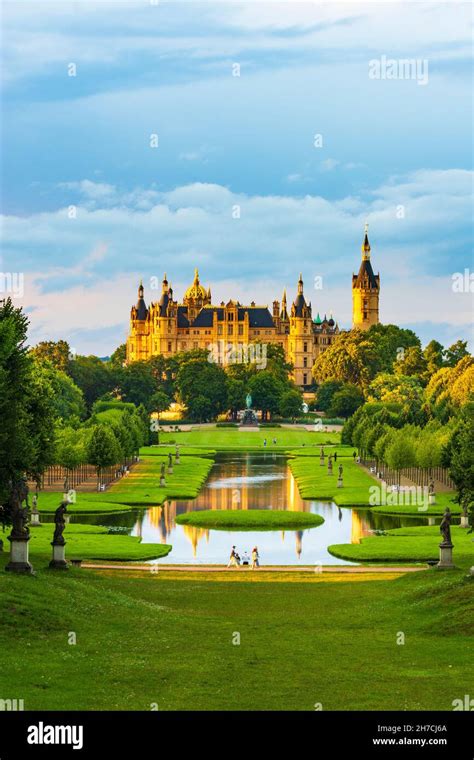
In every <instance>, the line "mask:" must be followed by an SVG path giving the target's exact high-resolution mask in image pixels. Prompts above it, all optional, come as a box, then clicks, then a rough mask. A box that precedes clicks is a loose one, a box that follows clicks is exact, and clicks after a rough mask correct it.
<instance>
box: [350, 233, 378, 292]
mask: <svg viewBox="0 0 474 760" xmlns="http://www.w3.org/2000/svg"><path fill="white" fill-rule="evenodd" d="M361 250H362V261H361V264H360V268H359V273H358V274H357V275H353V277H352V287H353V288H366V287H369V288H375V289H376V288H378V287H379V277H378V275H377V276H376V275H375V274H374V270H373V269H372V264H371V263H370V243H369V225H368V224H367V223H366V225H365V231H364V242H363V243H362V246H361Z"/></svg>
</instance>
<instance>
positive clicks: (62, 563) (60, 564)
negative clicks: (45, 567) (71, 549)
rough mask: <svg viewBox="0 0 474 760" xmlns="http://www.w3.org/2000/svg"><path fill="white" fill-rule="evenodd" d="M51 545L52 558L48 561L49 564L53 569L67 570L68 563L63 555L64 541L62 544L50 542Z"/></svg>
mask: <svg viewBox="0 0 474 760" xmlns="http://www.w3.org/2000/svg"><path fill="white" fill-rule="evenodd" d="M51 546H52V547H53V559H52V560H51V562H50V563H49V566H50V567H52V568H53V569H54V570H67V569H68V564H67V562H66V557H65V546H66V542H64V543H63V544H53V543H51Z"/></svg>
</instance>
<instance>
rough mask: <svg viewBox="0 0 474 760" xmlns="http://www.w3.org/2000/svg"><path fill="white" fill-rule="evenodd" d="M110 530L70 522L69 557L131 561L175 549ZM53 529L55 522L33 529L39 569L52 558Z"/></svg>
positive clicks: (32, 551) (32, 543)
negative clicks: (142, 541)
mask: <svg viewBox="0 0 474 760" xmlns="http://www.w3.org/2000/svg"><path fill="white" fill-rule="evenodd" d="M107 530H108V529H107V528H104V527H102V526H98V525H80V524H79V523H74V524H73V523H69V524H68V525H66V528H65V530H64V538H65V540H66V559H69V560H71V559H97V560H117V561H123V562H125V561H127V562H129V561H135V560H149V559H157V558H158V557H165V556H166V555H167V554H168V553H169V552H170V551H171V546H169V545H168V544H142V543H140V538H138V537H137V536H127V535H121V534H109V533H108V532H107ZM53 532H54V525H53V524H52V523H49V524H45V525H42V526H41V527H38V528H32V529H31V531H30V534H31V539H30V544H29V553H30V561H31V563H32V564H33V566H34V569H35V570H41V569H42V568H44V567H46V566H47V565H48V563H49V560H50V559H51V552H52V549H51V540H52V538H53ZM5 543H8V542H5ZM7 548H8V547H7Z"/></svg>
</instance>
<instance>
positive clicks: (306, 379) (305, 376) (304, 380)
mask: <svg viewBox="0 0 474 760" xmlns="http://www.w3.org/2000/svg"><path fill="white" fill-rule="evenodd" d="M303 385H308V375H307V374H306V372H305V373H304V375H303Z"/></svg>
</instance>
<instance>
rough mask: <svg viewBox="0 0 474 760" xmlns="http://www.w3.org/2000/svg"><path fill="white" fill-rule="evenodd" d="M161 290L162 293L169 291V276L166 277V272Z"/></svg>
mask: <svg viewBox="0 0 474 760" xmlns="http://www.w3.org/2000/svg"><path fill="white" fill-rule="evenodd" d="M161 292H162V293H167V292H168V278H167V277H166V272H165V273H164V275H163V282H162V283H161Z"/></svg>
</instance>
